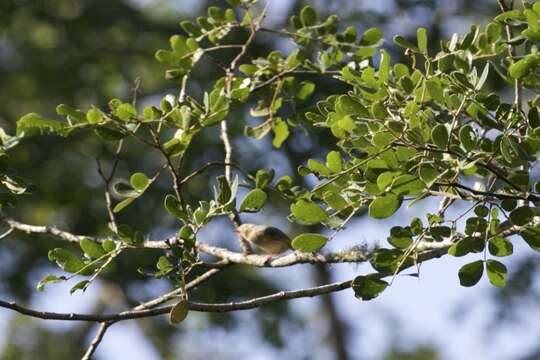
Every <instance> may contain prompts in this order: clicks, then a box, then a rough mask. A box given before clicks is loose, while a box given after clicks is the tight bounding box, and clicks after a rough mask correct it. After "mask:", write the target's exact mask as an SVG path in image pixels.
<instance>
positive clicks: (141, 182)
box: [129, 172, 149, 191]
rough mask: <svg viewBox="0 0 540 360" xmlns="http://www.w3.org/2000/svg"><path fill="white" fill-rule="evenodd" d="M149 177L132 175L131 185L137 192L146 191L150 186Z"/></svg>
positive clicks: (137, 174)
mask: <svg viewBox="0 0 540 360" xmlns="http://www.w3.org/2000/svg"><path fill="white" fill-rule="evenodd" d="M148 182H149V180H148V176H146V175H145V174H143V173H141V172H138V173H135V174H133V175H131V178H130V179H129V183H130V184H131V186H133V188H134V189H135V190H139V191H144V190H146V187H147V186H148Z"/></svg>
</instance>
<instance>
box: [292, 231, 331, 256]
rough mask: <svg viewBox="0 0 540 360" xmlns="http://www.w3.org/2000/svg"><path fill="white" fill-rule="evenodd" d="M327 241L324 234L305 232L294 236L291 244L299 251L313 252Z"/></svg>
mask: <svg viewBox="0 0 540 360" xmlns="http://www.w3.org/2000/svg"><path fill="white" fill-rule="evenodd" d="M327 241H328V238H327V237H326V236H324V235H320V234H310V233H307V234H301V235H298V236H297V237H295V238H294V239H293V241H292V244H291V245H292V247H293V249H295V250H298V251H301V252H315V251H319V249H321V248H322V247H323V246H324V245H325V244H326V242H327Z"/></svg>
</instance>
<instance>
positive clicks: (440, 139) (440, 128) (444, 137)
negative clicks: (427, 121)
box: [431, 124, 449, 148]
mask: <svg viewBox="0 0 540 360" xmlns="http://www.w3.org/2000/svg"><path fill="white" fill-rule="evenodd" d="M431 139H432V140H433V143H434V144H435V145H437V146H438V147H440V148H446V146H447V145H448V141H449V134H448V129H447V128H446V126H444V125H443V124H437V125H435V127H434V128H433V129H432V130H431Z"/></svg>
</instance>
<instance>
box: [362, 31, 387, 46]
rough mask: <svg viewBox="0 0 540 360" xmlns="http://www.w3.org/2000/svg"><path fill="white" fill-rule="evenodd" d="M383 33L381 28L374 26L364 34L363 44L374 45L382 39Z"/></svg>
mask: <svg viewBox="0 0 540 360" xmlns="http://www.w3.org/2000/svg"><path fill="white" fill-rule="evenodd" d="M382 37H383V33H382V31H381V29H379V28H376V27H372V28H369V29H367V30H366V31H365V32H364V34H363V35H362V41H361V44H362V45H365V46H373V45H375V44H377V43H378V42H379V41H381V39H382Z"/></svg>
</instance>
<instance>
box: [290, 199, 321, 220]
mask: <svg viewBox="0 0 540 360" xmlns="http://www.w3.org/2000/svg"><path fill="white" fill-rule="evenodd" d="M291 213H292V215H293V216H294V217H295V218H297V219H298V220H300V221H301V222H302V223H305V224H308V225H313V224H318V223H320V222H322V221H324V220H326V219H327V218H328V215H327V214H326V212H325V211H324V210H323V209H321V208H320V207H319V205H317V204H315V203H313V202H311V201H307V200H299V201H298V202H296V203H295V204H292V205H291Z"/></svg>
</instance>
